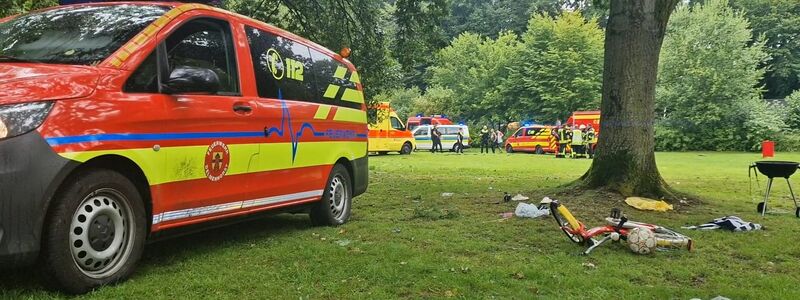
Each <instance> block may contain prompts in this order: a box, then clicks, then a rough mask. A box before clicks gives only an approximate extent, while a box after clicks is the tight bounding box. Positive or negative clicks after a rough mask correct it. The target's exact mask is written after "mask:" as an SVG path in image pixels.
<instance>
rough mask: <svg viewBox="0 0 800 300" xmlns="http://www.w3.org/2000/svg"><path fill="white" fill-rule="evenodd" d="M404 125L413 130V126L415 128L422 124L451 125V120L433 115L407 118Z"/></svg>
mask: <svg viewBox="0 0 800 300" xmlns="http://www.w3.org/2000/svg"><path fill="white" fill-rule="evenodd" d="M406 125H407V126H408V130H414V128H417V127H419V126H422V125H453V122H452V121H450V119H448V118H446V117H444V116H441V115H433V116H430V117H411V118H408V121H406Z"/></svg>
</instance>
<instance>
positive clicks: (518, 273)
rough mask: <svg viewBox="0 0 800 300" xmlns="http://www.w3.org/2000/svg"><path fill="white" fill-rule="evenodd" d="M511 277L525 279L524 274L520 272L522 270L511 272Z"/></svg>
mask: <svg viewBox="0 0 800 300" xmlns="http://www.w3.org/2000/svg"><path fill="white" fill-rule="evenodd" d="M511 277H512V278H514V279H525V274H522V272H516V273H514V274H511Z"/></svg>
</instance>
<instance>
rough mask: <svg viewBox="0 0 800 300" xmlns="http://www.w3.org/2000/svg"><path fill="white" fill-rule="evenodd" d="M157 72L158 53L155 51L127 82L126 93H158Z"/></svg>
mask: <svg viewBox="0 0 800 300" xmlns="http://www.w3.org/2000/svg"><path fill="white" fill-rule="evenodd" d="M157 72H158V66H157V65H156V51H153V53H150V56H148V57H147V59H145V60H144V62H142V64H141V65H139V68H137V69H136V71H134V72H133V74H132V75H131V77H130V78H128V81H127V82H125V87H124V91H125V92H126V93H150V94H154V93H158V74H157Z"/></svg>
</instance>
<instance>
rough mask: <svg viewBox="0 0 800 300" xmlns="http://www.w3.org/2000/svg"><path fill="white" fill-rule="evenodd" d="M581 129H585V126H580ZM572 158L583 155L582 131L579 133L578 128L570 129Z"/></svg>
mask: <svg viewBox="0 0 800 300" xmlns="http://www.w3.org/2000/svg"><path fill="white" fill-rule="evenodd" d="M581 127H583V129H586V125H581ZM571 155H572V158H576V157H578V156H582V155H583V131H581V128H580V127H574V126H573V128H572V153H571Z"/></svg>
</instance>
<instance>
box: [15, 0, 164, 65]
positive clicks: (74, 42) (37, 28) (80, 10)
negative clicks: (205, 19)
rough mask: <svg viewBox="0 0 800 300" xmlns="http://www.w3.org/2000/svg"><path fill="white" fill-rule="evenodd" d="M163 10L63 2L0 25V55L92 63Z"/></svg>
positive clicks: (115, 47)
mask: <svg viewBox="0 0 800 300" xmlns="http://www.w3.org/2000/svg"><path fill="white" fill-rule="evenodd" d="M166 12H167V8H166V7H161V6H153V5H107V6H84V7H63V8H56V9H51V10H47V11H42V12H35V13H31V14H27V15H23V16H20V17H16V18H14V19H12V20H10V21H7V22H5V23H2V24H0V54H1V55H5V56H12V57H15V58H19V59H24V60H34V61H41V62H45V63H61V64H80V65H93V64H97V63H100V62H101V61H103V60H105V59H106V58H107V57H108V56H109V55H111V53H114V52H115V51H117V49H119V47H121V46H122V45H123V44H124V43H126V42H127V41H128V40H130V39H131V38H133V36H134V35H136V34H138V33H139V32H140V31H142V30H143V29H144V28H145V27H146V26H147V25H149V24H150V23H152V22H153V21H155V20H156V19H157V18H158V17H160V16H161V15H163V14H164V13H166Z"/></svg>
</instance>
